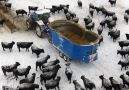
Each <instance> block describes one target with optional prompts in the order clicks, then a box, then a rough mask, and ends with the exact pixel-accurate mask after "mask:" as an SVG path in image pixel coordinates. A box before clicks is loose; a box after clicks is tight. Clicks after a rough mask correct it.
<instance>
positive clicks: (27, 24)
mask: <svg viewBox="0 0 129 90" xmlns="http://www.w3.org/2000/svg"><path fill="white" fill-rule="evenodd" d="M26 26H27V29H29V30H30V29H31V24H30V22H29V20H26Z"/></svg>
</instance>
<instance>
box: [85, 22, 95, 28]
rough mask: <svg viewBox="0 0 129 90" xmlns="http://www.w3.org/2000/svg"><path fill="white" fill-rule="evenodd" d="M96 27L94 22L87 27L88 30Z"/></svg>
mask: <svg viewBox="0 0 129 90" xmlns="http://www.w3.org/2000/svg"><path fill="white" fill-rule="evenodd" d="M94 27H95V23H94V22H92V23H89V24H88V25H86V28H87V29H88V30H93V29H94Z"/></svg>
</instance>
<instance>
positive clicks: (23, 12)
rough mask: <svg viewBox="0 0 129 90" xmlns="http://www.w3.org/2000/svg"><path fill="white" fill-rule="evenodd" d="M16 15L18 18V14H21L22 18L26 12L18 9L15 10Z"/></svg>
mask: <svg viewBox="0 0 129 90" xmlns="http://www.w3.org/2000/svg"><path fill="white" fill-rule="evenodd" d="M16 14H17V16H19V14H22V16H23V14H26V15H27V12H26V11H25V10H24V9H18V10H16Z"/></svg>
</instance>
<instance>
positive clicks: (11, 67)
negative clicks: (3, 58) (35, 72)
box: [1, 62, 20, 76]
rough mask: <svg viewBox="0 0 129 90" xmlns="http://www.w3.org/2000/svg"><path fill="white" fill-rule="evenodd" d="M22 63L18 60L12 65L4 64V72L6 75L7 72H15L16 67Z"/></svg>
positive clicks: (2, 67)
mask: <svg viewBox="0 0 129 90" xmlns="http://www.w3.org/2000/svg"><path fill="white" fill-rule="evenodd" d="M19 65H20V63H19V62H16V63H15V64H12V65H4V66H1V69H2V71H3V73H4V75H5V76H7V75H6V72H13V70H14V69H17V67H18V66H19Z"/></svg>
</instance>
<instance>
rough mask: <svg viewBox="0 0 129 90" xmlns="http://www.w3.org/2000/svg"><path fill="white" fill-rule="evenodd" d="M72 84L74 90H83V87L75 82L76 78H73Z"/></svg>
mask: <svg viewBox="0 0 129 90" xmlns="http://www.w3.org/2000/svg"><path fill="white" fill-rule="evenodd" d="M73 84H74V87H75V90H85V89H84V88H83V87H82V86H81V85H80V84H79V83H78V82H77V80H73Z"/></svg>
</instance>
